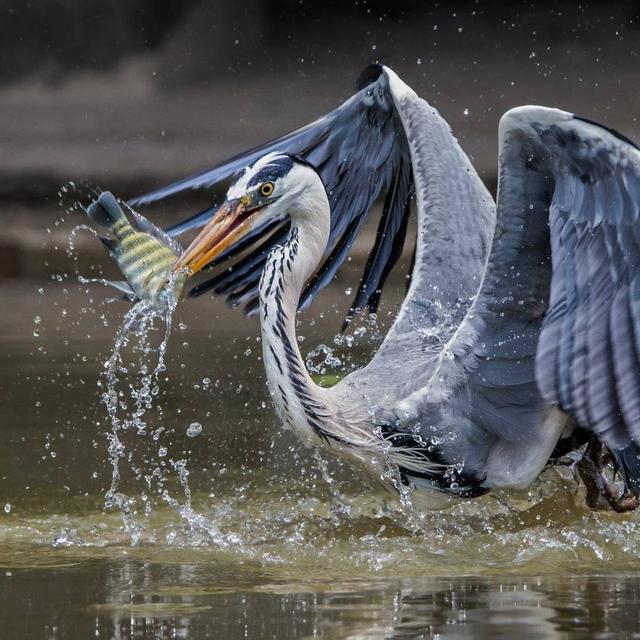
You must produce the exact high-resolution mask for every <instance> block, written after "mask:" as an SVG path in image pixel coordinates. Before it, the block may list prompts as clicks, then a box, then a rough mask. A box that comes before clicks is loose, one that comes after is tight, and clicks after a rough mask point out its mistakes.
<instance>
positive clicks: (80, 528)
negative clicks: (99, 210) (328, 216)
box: [0, 282, 640, 639]
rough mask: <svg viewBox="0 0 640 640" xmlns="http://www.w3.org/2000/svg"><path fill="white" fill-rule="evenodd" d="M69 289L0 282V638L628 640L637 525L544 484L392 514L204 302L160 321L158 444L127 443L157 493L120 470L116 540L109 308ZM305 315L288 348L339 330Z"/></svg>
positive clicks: (384, 497)
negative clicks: (295, 428)
mask: <svg viewBox="0 0 640 640" xmlns="http://www.w3.org/2000/svg"><path fill="white" fill-rule="evenodd" d="M39 289H41V292H39V291H38V290H39ZM90 291H91V292H92V293H90V294H86V293H85V288H84V287H79V286H78V285H77V284H75V283H71V282H67V283H65V282H63V283H53V284H49V285H42V286H41V285H40V284H39V283H35V284H33V285H31V284H29V285H25V284H24V283H22V284H21V285H20V287H18V286H15V287H12V286H10V285H5V286H3V287H2V288H1V289H0V294H2V299H3V303H4V306H3V308H4V310H3V314H2V316H1V317H0V318H1V319H0V322H1V323H2V326H1V329H2V331H1V333H0V341H1V342H2V344H1V349H2V352H3V354H4V356H5V357H4V358H3V359H2V361H1V365H0V391H1V393H2V397H3V400H4V401H3V420H2V426H1V428H0V637H2V638H4V637H7V638H22V637H25V638H26V637H28V638H32V637H33V638H56V639H58V638H60V639H62V638H70V639H75V638H88V637H101V638H131V637H154V638H155V637H158V638H191V637H220V638H263V637H264V638H272V637H273V638H306V637H309V638H312V637H315V638H320V637H322V638H325V637H326V638H347V637H349V638H414V637H431V636H432V635H434V634H439V635H440V637H447V638H449V637H451V638H458V637H487V638H495V637H504V638H513V637H516V634H517V635H518V636H521V637H523V638H524V637H532V638H547V637H558V638H567V637H571V638H573V637H575V638H579V637H592V636H593V635H598V634H600V636H601V637H614V636H615V637H619V636H621V635H624V634H626V635H627V636H629V637H631V636H632V634H634V633H638V632H640V613H639V612H638V606H637V599H638V595H639V594H638V590H640V561H639V558H640V535H639V532H640V528H639V526H638V517H637V516H634V515H626V516H621V515H617V514H608V513H592V512H588V511H586V510H585V509H584V508H583V507H582V496H581V494H580V492H579V490H578V489H577V487H576V485H575V483H574V482H573V481H572V480H571V478H565V479H562V478H560V476H559V475H558V474H557V473H556V471H553V470H552V471H550V472H548V473H547V474H546V475H545V477H544V479H543V481H542V482H541V483H540V484H539V485H538V486H536V487H535V488H534V490H533V491H532V492H531V494H530V495H529V494H527V495H511V496H506V495H505V496H495V497H491V496H489V497H484V498H482V499H481V500H478V501H474V502H470V503H460V504H459V505H457V506H455V507H454V508H452V509H450V510H448V511H442V512H434V513H429V514H420V513H416V512H414V513H412V512H409V513H408V512H406V511H404V510H402V508H401V506H400V504H399V502H398V501H397V500H396V499H395V497H394V496H393V495H391V494H387V493H385V492H384V491H383V490H381V489H379V488H374V489H372V488H371V484H370V481H369V479H368V477H367V476H366V475H364V474H363V473H362V472H361V471H360V470H358V469H357V468H354V467H351V466H349V465H341V464H339V463H336V462H335V461H333V460H330V459H328V458H326V456H325V458H326V464H325V463H324V462H323V461H320V462H319V461H318V460H317V459H316V458H314V456H313V455H312V453H310V452H308V451H305V450H304V449H302V448H301V446H300V445H299V443H298V441H297V440H296V438H295V437H294V436H292V435H291V434H288V433H286V432H283V431H282V430H281V428H280V427H279V425H278V424H277V422H276V420H275V418H274V416H273V413H272V411H271V409H270V407H269V405H268V400H267V396H266V393H265V390H264V375H263V372H262V368H261V362H260V361H259V355H260V344H259V343H258V341H257V339H256V336H257V335H258V332H257V326H256V324H255V322H253V321H243V320H240V315H239V314H238V313H237V312H233V311H230V310H227V309H225V308H224V307H223V306H222V304H221V303H219V302H217V303H212V302H210V301H207V300H198V301H195V302H193V301H187V302H185V304H184V305H182V306H181V307H180V308H179V309H178V311H177V314H176V317H175V318H174V323H175V324H174V332H173V335H172V337H171V340H170V344H169V349H168V351H167V354H166V362H167V369H166V376H165V378H163V379H162V380H160V383H161V384H160V385H159V386H160V389H159V391H158V395H157V397H158V402H160V403H161V405H162V415H161V416H159V415H156V414H155V413H153V412H151V413H150V414H148V416H147V417H148V418H149V420H150V421H153V420H155V419H157V420H158V421H160V422H162V425H163V426H164V427H165V431H163V433H162V447H164V448H165V449H166V451H164V452H162V453H163V455H160V446H156V445H157V442H155V441H154V440H153V438H150V437H149V433H151V431H149V432H148V433H145V434H140V435H136V433H135V431H133V432H128V433H127V434H126V435H127V447H129V448H130V451H132V452H135V454H136V456H138V457H139V459H141V460H144V461H145V464H147V463H148V465H149V467H150V468H155V466H158V467H159V468H160V469H161V470H162V477H163V483H162V490H163V491H167V492H168V493H169V495H170V496H171V497H172V498H173V501H167V500H166V499H164V498H163V495H162V493H160V494H158V493H157V492H155V493H154V491H150V490H149V487H148V483H145V480H144V474H142V479H141V478H140V477H138V476H137V475H136V474H135V473H129V474H125V476H126V477H123V479H122V485H121V487H120V488H121V490H122V491H123V492H126V494H127V495H129V496H133V497H134V498H135V499H136V500H137V505H138V506H139V510H138V514H137V517H138V522H139V524H140V529H139V538H137V537H133V536H132V535H131V530H130V529H127V527H126V526H125V523H124V522H123V517H122V513H121V511H120V510H119V509H118V508H114V507H111V508H105V494H106V493H107V491H108V490H109V488H110V486H111V482H112V464H111V462H112V460H111V458H110V455H109V451H108V446H109V439H108V435H109V433H111V426H112V425H111V424H110V421H109V419H108V416H107V414H106V412H105V408H104V406H103V405H102V404H101V402H100V395H101V388H99V387H98V382H99V381H100V380H101V379H102V375H103V374H102V372H103V370H104V362H105V360H106V359H107V358H108V357H109V355H110V353H111V347H112V344H113V339H114V335H115V332H116V329H117V327H118V325H119V322H120V320H121V318H122V315H123V314H124V312H125V311H126V309H127V306H126V305H111V306H106V307H105V306H102V305H100V304H99V301H100V300H102V299H103V297H104V292H103V291H101V290H100V289H98V288H92V289H91V290H90ZM332 295H333V296H334V298H335V297H338V298H340V299H341V291H340V290H338V292H335V291H334V292H333V294H332ZM345 302H346V299H345ZM330 306H331V305H330V304H329V302H327V301H326V300H325V301H324V302H323V301H322V300H321V301H319V303H318V308H330ZM325 315H326V317H325V318H324V319H321V318H319V313H316V316H317V319H316V321H315V322H312V321H311V320H310V319H309V320H306V321H305V322H304V323H303V326H302V328H301V332H302V333H303V334H304V335H305V336H306V339H305V341H304V342H303V350H306V351H311V350H312V349H314V348H315V347H316V346H317V345H318V344H320V343H322V344H326V345H333V340H332V336H333V331H335V328H336V327H337V326H338V324H339V322H338V319H337V317H336V316H335V315H334V313H333V312H330V313H327V314H325ZM383 315H384V314H383ZM370 332H371V330H370V329H367V331H365V332H364V333H363V332H359V333H358V335H356V337H355V338H354V340H353V342H354V345H353V346H350V344H349V343H350V342H351V340H349V341H343V344H342V345H338V346H337V345H333V346H336V350H335V352H332V353H331V358H339V359H340V360H342V361H347V363H349V361H350V360H353V361H355V362H358V361H361V360H362V358H364V357H366V351H367V336H368V335H369V334H370ZM307 347H308V348H307ZM320 352H321V353H323V354H324V350H322V349H321V350H320ZM324 355H326V354H324ZM323 357H324V356H323ZM330 364H335V362H333V361H330ZM329 369H330V370H331V367H329ZM330 372H331V371H329V373H330ZM195 423H198V424H200V425H201V431H199V432H198V433H195V432H197V431H198V429H197V428H196V429H195V432H194V430H193V429H191V431H190V427H191V426H192V425H193V424H195ZM188 432H189V433H188ZM194 433H195V434H194ZM180 460H183V461H185V467H184V468H185V469H186V470H188V486H189V493H187V492H185V487H184V485H183V484H181V482H180V479H181V478H180V474H179V473H177V472H176V469H175V466H172V464H174V463H175V462H176V461H180ZM126 463H127V459H125V460H124V461H121V464H124V469H125V470H130V467H129V466H127V464H126ZM152 465H153V466H152ZM336 489H337V490H336ZM145 492H146V501H145V500H143V498H142V496H143V494H145ZM147 503H148V504H150V505H151V507H150V508H146V506H145V505H146V504H147ZM145 514H146V515H145ZM134 542H135V543H136V544H133V543H134Z"/></svg>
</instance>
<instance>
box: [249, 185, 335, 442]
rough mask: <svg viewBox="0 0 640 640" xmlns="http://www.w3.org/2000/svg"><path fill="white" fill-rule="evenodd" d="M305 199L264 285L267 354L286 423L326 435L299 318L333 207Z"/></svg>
mask: <svg viewBox="0 0 640 640" xmlns="http://www.w3.org/2000/svg"><path fill="white" fill-rule="evenodd" d="M322 195H323V197H322V198H314V199H312V200H306V201H305V200H304V199H302V202H300V203H299V204H298V205H297V207H298V208H297V209H296V210H295V211H292V212H290V215H291V232H290V233H289V237H288V239H287V242H286V243H285V244H284V245H282V246H278V247H275V248H274V249H273V251H272V252H271V254H270V255H269V258H268V260H267V263H266V265H265V268H264V271H263V274H262V278H261V280H260V324H261V329H262V351H263V358H264V364H265V369H266V373H267V381H268V385H269V391H270V393H271V396H272V397H273V400H274V403H275V405H276V409H277V411H278V413H279V415H280V417H281V419H282V421H283V422H284V423H285V425H287V426H290V427H296V428H300V427H302V429H303V430H304V431H307V432H308V433H309V434H312V433H315V434H316V435H320V436H322V435H323V434H325V431H326V420H325V419H324V418H326V417H327V415H328V409H327V406H326V398H325V397H324V396H325V394H324V393H323V391H324V390H323V389H322V388H320V387H319V386H318V385H316V384H315V383H314V382H313V381H312V380H311V377H310V376H309V373H308V371H307V368H306V366H305V363H304V360H303V359H302V355H301V354H300V349H299V348H298V340H297V336H296V313H297V310H298V302H299V300H300V295H301V292H302V289H303V287H304V285H305V282H306V281H307V279H308V278H309V277H310V276H311V275H312V273H313V272H314V271H315V269H316V267H317V266H318V264H319V262H320V260H321V259H322V256H323V254H324V251H325V248H326V245H327V242H328V240H329V222H330V218H329V215H330V214H329V211H330V210H329V203H328V201H327V198H326V194H324V189H323V190H322Z"/></svg>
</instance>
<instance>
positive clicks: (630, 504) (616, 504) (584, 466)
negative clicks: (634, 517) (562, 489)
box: [578, 436, 640, 513]
mask: <svg viewBox="0 0 640 640" xmlns="http://www.w3.org/2000/svg"><path fill="white" fill-rule="evenodd" d="M628 458H629V456H627V455H623V454H621V453H620V452H613V453H612V452H610V451H609V450H608V449H605V447H604V446H603V445H602V443H601V442H600V440H599V439H598V438H597V437H596V436H592V438H591V439H590V441H589V444H588V445H587V448H586V450H585V453H584V456H583V457H582V459H581V460H580V462H578V472H579V473H580V477H581V478H582V481H583V482H584V485H585V488H586V490H587V499H586V501H587V505H588V506H589V507H591V508H592V509H613V510H614V511H617V512H619V513H624V512H626V511H633V510H634V509H636V508H637V507H638V505H639V504H640V496H639V493H640V492H639V491H638V487H637V484H638V483H637V480H636V479H635V478H634V477H633V476H632V475H631V469H630V468H629V460H628ZM610 461H613V463H614V466H615V468H616V471H617V472H618V473H619V474H620V475H621V477H622V480H623V488H622V491H620V490H619V489H618V488H617V487H615V486H614V485H612V484H611V483H610V482H609V481H608V480H607V478H606V477H605V475H604V466H605V464H607V463H608V462H610Z"/></svg>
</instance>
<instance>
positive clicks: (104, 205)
mask: <svg viewBox="0 0 640 640" xmlns="http://www.w3.org/2000/svg"><path fill="white" fill-rule="evenodd" d="M130 211H131V215H132V217H133V220H134V223H135V226H134V224H132V223H131V221H130V220H129V218H128V217H127V216H126V214H125V212H124V211H123V210H122V207H121V206H120V204H119V203H118V200H117V199H116V198H115V196H114V195H113V194H112V193H111V192H110V191H104V192H103V193H101V194H100V196H99V197H98V199H97V200H95V201H94V202H92V203H91V204H90V205H89V206H88V207H87V208H86V213H87V215H88V216H89V218H90V219H91V220H92V221H93V222H94V223H96V224H97V225H99V226H100V227H102V228H104V229H106V230H107V231H109V233H110V236H111V237H103V236H98V237H99V238H100V240H101V241H102V244H103V245H104V246H105V247H106V248H107V251H108V252H109V255H110V256H111V258H113V260H114V261H115V262H116V264H117V265H118V267H119V268H120V271H121V272H122V275H123V276H124V277H125V278H126V281H113V280H108V281H106V282H107V283H108V284H110V285H112V286H114V287H115V288H117V289H118V290H120V291H121V292H122V293H124V294H125V297H126V298H128V299H131V300H143V301H146V302H148V303H150V304H152V305H154V306H156V307H159V308H161V309H167V308H168V307H169V306H170V305H172V304H173V305H175V304H177V302H178V301H179V300H180V299H181V298H182V294H183V292H184V287H185V284H186V281H187V278H188V273H187V270H186V269H184V270H178V271H176V272H175V273H173V265H174V263H175V261H176V259H177V258H178V256H180V255H181V254H182V252H183V250H184V249H183V247H182V245H181V244H180V243H179V242H178V241H177V240H176V239H175V238H172V237H171V236H170V235H168V234H167V233H165V232H164V231H163V230H162V229H160V228H159V227H157V226H156V225H155V224H153V223H152V222H150V221H149V220H147V219H146V218H145V217H144V216H142V215H140V214H139V213H137V212H136V211H133V210H130Z"/></svg>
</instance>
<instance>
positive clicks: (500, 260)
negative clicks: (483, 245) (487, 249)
mask: <svg viewBox="0 0 640 640" xmlns="http://www.w3.org/2000/svg"><path fill="white" fill-rule="evenodd" d="M498 220H499V222H498V230H497V235H496V238H495V241H494V247H493V250H492V255H491V260H490V265H489V270H488V272H487V275H486V278H485V283H484V285H483V289H482V296H483V299H484V302H485V304H486V305H487V308H488V310H489V312H490V313H491V314H492V316H493V317H492V318H491V319H490V320H489V321H488V325H489V327H490V328H489V329H488V330H487V331H485V333H484V334H483V335H482V340H483V341H484V340H487V341H488V342H489V343H490V344H489V346H488V348H487V351H486V354H485V355H486V356H487V357H486V358H483V360H482V362H481V364H480V368H481V369H482V368H484V369H485V372H484V373H483V379H484V380H485V381H486V380H487V378H491V380H490V382H491V384H485V388H486V389H489V387H491V388H490V389H489V391H488V392H489V394H491V393H493V394H494V395H495V394H496V393H498V392H496V389H500V388H501V389H505V388H507V386H508V387H509V389H510V390H512V387H513V385H514V384H516V383H517V382H522V383H523V384H529V383H530V379H529V378H530V377H532V376H533V373H535V380H536V382H537V388H538V390H539V392H540V394H541V395H542V397H543V398H544V400H546V401H547V402H550V403H552V404H555V405H557V406H559V407H560V408H561V409H562V410H564V411H565V412H566V413H568V414H570V415H573V416H574V417H575V419H576V420H577V422H578V423H579V424H580V426H582V427H584V428H586V429H589V430H591V431H593V432H595V433H597V434H598V436H599V437H600V438H601V439H602V440H603V442H605V444H607V445H608V446H609V447H610V448H613V449H618V450H619V449H621V448H625V447H627V446H629V444H630V440H633V441H635V442H636V443H640V151H639V150H638V148H637V147H636V146H635V145H634V144H633V143H632V142H631V141H630V140H628V139H626V138H624V137H623V136H621V135H620V134H617V133H616V132H614V131H612V130H610V129H607V128H605V127H603V126H600V125H598V124H596V123H593V122H591V121H589V120H585V119H582V118H578V117H576V116H574V115H572V114H569V113H566V112H563V111H559V110H557V109H545V108H542V107H521V108H518V109H514V110H512V111H510V112H508V113H507V114H505V116H504V117H503V119H502V121H501V123H500V181H499V189H498ZM532 356H533V357H535V363H534V365H533V364H532V365H531V366H528V365H526V362H527V361H531V360H532ZM534 369H535V371H534ZM518 372H521V373H522V375H521V374H520V373H518ZM523 389H524V390H525V391H526V394H525V395H526V397H524V396H523V398H522V401H523V402H524V403H525V404H526V403H529V405H530V406H533V404H534V403H533V402H532V400H533V398H532V397H531V396H532V393H531V389H530V388H529V387H523ZM496 398H497V396H496V397H492V403H493V404H494V405H496V403H497V402H498V401H497V399H496ZM513 400H514V398H513V397H512V398H511V402H510V404H511V406H513ZM511 428H512V430H516V431H517V429H518V424H515V425H513V426H512V427H511Z"/></svg>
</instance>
